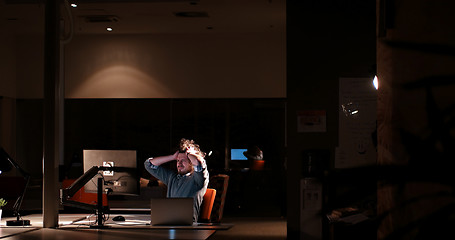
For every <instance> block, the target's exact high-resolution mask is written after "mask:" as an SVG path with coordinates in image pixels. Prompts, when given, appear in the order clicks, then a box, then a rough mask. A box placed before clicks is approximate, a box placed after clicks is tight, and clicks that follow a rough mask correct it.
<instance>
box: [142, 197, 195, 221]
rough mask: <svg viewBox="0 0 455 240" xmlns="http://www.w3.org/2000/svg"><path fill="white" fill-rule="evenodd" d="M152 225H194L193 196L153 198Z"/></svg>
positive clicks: (151, 207)
mask: <svg viewBox="0 0 455 240" xmlns="http://www.w3.org/2000/svg"><path fill="white" fill-rule="evenodd" d="M150 210H151V213H150V215H151V219H150V220H151V225H152V226H158V225H161V226H163V225H168V226H169V225H170V226H182V225H193V198H152V199H151V200H150Z"/></svg>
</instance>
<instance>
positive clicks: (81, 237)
mask: <svg viewBox="0 0 455 240" xmlns="http://www.w3.org/2000/svg"><path fill="white" fill-rule="evenodd" d="M84 216H87V214H59V224H60V226H59V227H58V228H56V229H54V228H43V227H42V226H43V225H42V224H43V220H42V215H41V214H32V215H27V216H23V218H24V219H28V220H30V222H31V226H26V227H9V226H5V225H6V221H7V220H11V219H14V218H2V221H1V222H0V226H1V228H0V238H1V239H2V240H4V239H5V240H28V239H38V240H61V239H65V240H73V239H74V240H121V239H122V240H124V239H139V240H141V239H144V240H145V239H196V240H204V239H208V238H209V237H210V236H212V235H213V234H214V233H215V232H216V230H227V229H229V228H230V227H232V226H231V225H214V226H210V225H208V226H207V225H197V224H196V225H193V226H150V225H147V224H146V222H147V220H148V219H149V218H150V215H146V214H145V215H144V214H122V216H124V217H125V219H126V221H125V222H113V221H112V220H108V221H106V223H105V225H106V226H109V227H108V228H104V229H96V228H90V227H89V225H90V224H92V223H93V222H94V221H95V220H96V219H95V217H92V218H87V219H86V220H83V221H80V222H77V223H71V222H72V221H74V220H76V219H81V218H82V217H84ZM113 216H116V215H112V216H111V218H112V217H113Z"/></svg>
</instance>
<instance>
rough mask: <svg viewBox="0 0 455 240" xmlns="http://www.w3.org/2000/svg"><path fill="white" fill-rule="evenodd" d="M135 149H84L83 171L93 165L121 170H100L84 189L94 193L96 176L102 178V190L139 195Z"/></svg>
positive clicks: (117, 193) (96, 182)
mask: <svg viewBox="0 0 455 240" xmlns="http://www.w3.org/2000/svg"><path fill="white" fill-rule="evenodd" d="M136 158H137V156H136V151H135V150H84V151H83V160H84V172H86V171H87V170H89V169H90V168H92V167H93V166H100V167H101V166H104V167H120V168H121V169H122V170H121V171H110V170H106V171H100V172H99V174H98V175H96V176H95V177H93V178H92V179H91V180H90V181H89V182H88V183H87V184H85V186H84V189H85V191H86V192H92V193H95V192H97V190H98V186H97V185H98V178H100V177H102V178H103V179H104V186H103V191H109V192H110V194H114V195H139V186H140V185H139V177H138V172H137V160H136Z"/></svg>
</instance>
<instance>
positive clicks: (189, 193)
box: [144, 138, 209, 222]
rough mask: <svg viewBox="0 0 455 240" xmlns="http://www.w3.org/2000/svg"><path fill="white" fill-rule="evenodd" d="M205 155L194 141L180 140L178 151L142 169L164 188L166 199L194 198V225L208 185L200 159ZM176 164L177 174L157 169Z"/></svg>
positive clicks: (148, 160)
mask: <svg viewBox="0 0 455 240" xmlns="http://www.w3.org/2000/svg"><path fill="white" fill-rule="evenodd" d="M204 157H205V153H204V152H202V151H201V149H200V148H199V145H198V144H196V143H195V142H194V140H188V139H185V138H182V139H181V140H180V144H179V150H178V151H176V152H175V153H174V154H171V155H167V156H159V157H153V158H149V159H147V160H146V161H145V162H144V166H145V169H146V170H147V171H148V172H149V173H150V174H152V175H153V176H154V177H156V178H158V179H159V180H160V181H162V182H163V183H164V184H166V186H167V194H166V197H168V198H187V197H192V198H193V199H194V205H193V222H197V220H198V216H199V211H200V207H201V204H202V200H203V198H204V194H205V192H206V191H207V186H208V184H209V172H208V170H207V164H206V161H205V159H204ZM170 161H176V167H177V172H175V171H174V170H171V169H169V168H166V167H163V166H161V165H162V164H164V163H167V162H170Z"/></svg>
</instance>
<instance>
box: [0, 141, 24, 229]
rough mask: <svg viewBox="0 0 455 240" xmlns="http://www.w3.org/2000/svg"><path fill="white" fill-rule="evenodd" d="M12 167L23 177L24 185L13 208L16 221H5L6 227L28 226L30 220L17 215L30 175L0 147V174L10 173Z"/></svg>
mask: <svg viewBox="0 0 455 240" xmlns="http://www.w3.org/2000/svg"><path fill="white" fill-rule="evenodd" d="M12 167H14V168H16V169H17V170H18V171H19V172H20V173H21V175H22V176H23V177H24V179H25V185H24V190H23V191H22V194H21V195H20V196H19V197H18V198H17V200H16V202H15V203H14V206H13V213H14V216H16V217H17V219H16V220H9V221H6V226H29V225H30V220H23V219H21V215H20V214H19V209H20V208H21V205H22V200H24V196H25V191H26V190H27V187H28V183H29V181H30V174H28V173H27V172H26V171H24V169H22V168H21V167H20V166H19V165H18V164H17V163H16V162H15V161H14V160H13V159H12V158H11V157H10V156H9V155H8V153H7V152H6V151H5V150H4V149H3V148H2V147H0V174H1V173H2V172H8V171H11V169H12Z"/></svg>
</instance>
